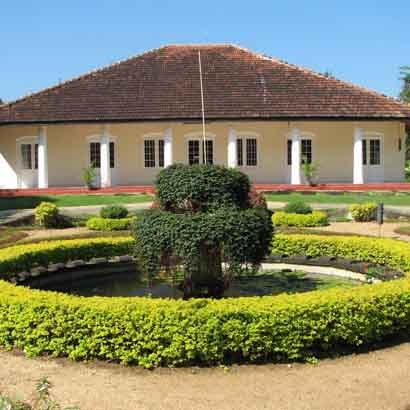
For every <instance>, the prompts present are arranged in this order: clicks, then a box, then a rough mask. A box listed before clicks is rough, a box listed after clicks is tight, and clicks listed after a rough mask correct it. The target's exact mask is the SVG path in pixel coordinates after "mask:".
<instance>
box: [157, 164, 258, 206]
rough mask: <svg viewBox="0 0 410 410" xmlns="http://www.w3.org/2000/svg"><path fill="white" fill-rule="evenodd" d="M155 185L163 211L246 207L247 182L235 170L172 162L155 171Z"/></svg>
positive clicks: (242, 174)
mask: <svg viewBox="0 0 410 410" xmlns="http://www.w3.org/2000/svg"><path fill="white" fill-rule="evenodd" d="M155 185H156V187H157V198H158V201H159V203H160V206H161V208H162V209H164V210H166V211H176V212H179V211H198V210H199V209H198V207H201V211H206V210H207V209H209V208H219V207H222V206H224V207H232V206H233V207H239V208H247V207H248V206H249V203H248V193H249V190H250V181H249V178H248V176H247V175H245V174H244V173H242V172H240V171H239V170H237V169H232V168H225V167H221V166H218V165H192V166H187V165H183V164H174V165H171V166H169V167H167V168H165V169H163V170H162V171H161V172H160V173H159V174H158V177H157V179H156V181H155Z"/></svg>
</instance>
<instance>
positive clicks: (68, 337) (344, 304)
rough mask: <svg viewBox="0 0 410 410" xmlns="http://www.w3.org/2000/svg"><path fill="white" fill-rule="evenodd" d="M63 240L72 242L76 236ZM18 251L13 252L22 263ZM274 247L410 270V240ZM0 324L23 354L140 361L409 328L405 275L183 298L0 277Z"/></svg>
mask: <svg viewBox="0 0 410 410" xmlns="http://www.w3.org/2000/svg"><path fill="white" fill-rule="evenodd" d="M116 241H117V240H115V241H112V242H111V246H112V249H109V246H107V245H108V244H107V243H106V244H105V246H106V248H105V252H106V253H107V254H113V253H115V252H116V251H118V249H117V246H118V244H116ZM124 241H125V242H123V243H122V244H121V247H123V246H125V244H126V243H127V246H130V245H131V243H132V241H131V239H130V238H128V239H126V240H124ZM70 242H71V245H72V246H74V244H73V243H72V242H76V241H70ZM84 245H85V244H84ZM62 246H63V247H65V249H66V250H67V245H66V244H65V243H61V242H60V244H59V245H58V246H57V247H59V248H61V247H62ZM20 248H22V247H20ZM94 248H95V245H92V246H91V247H90V250H93V249H94ZM121 251H123V249H121ZM25 252H26V253H30V254H31V259H32V260H39V259H40V258H39V257H38V256H36V255H35V254H34V253H33V249H32V248H30V247H26V249H25ZM25 252H22V249H21V250H20V258H21V259H22V260H23V259H24V253H25ZM38 252H40V253H41V252H43V251H42V250H41V248H40V249H39V250H38ZM273 252H275V253H282V254H287V255H300V254H306V255H311V256H320V255H329V256H340V257H346V258H350V259H357V260H363V261H367V262H371V263H375V264H378V265H384V266H386V265H387V266H390V267H393V268H395V269H397V270H402V271H405V272H407V273H408V272H410V247H409V245H408V244H406V243H403V242H398V241H394V240H391V239H374V238H372V239H369V238H361V237H356V238H355V237H330V236H329V237H323V236H315V235H281V234H279V235H276V236H275V238H274V239H273ZM0 255H1V256H2V258H0V270H3V271H4V269H5V266H6V265H7V264H8V265H7V266H12V265H11V264H10V263H9V261H8V258H11V259H14V262H15V256H13V252H11V253H6V252H4V251H0ZM43 255H44V253H43ZM71 255H72V253H70V252H67V251H66V252H65V256H66V257H71ZM76 257H78V256H76ZM0 323H1V326H0V346H2V347H3V348H8V349H11V348H15V347H16V348H21V349H23V350H24V352H25V353H26V354H27V355H29V356H35V355H39V354H51V355H53V356H68V357H69V358H71V359H74V360H90V359H103V360H110V361H121V362H123V363H134V364H138V365H141V366H144V367H154V366H182V365H192V364H205V365H211V364H218V363H232V362H244V361H246V362H260V361H281V360H307V361H310V360H312V358H314V357H316V356H320V355H324V354H332V353H337V352H339V351H340V349H354V348H357V347H360V346H363V345H369V344H372V343H376V342H379V341H380V340H382V339H383V338H386V337H391V336H395V335H400V334H403V333H406V332H408V329H409V326H410V280H409V279H408V278H406V279H403V280H396V281H391V282H386V283H383V284H378V285H363V286H360V287H355V288H348V289H329V290H321V291H316V292H308V293H304V294H296V295H286V294H283V295H280V296H275V297H273V296H267V297H250V298H238V299H232V298H227V299H222V300H215V299H199V300H198V299H191V300H189V301H183V300H178V301H175V300H168V299H150V298H104V297H93V298H83V297H76V296H68V295H63V294H58V293H54V292H44V291H37V290H32V289H29V288H25V287H18V286H15V285H12V284H9V283H6V282H1V281H0Z"/></svg>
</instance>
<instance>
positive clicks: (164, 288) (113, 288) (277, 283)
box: [27, 269, 360, 299]
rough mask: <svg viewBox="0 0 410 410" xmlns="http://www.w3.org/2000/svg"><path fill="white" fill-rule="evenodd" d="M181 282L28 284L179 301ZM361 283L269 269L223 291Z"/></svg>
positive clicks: (133, 279)
mask: <svg viewBox="0 0 410 410" xmlns="http://www.w3.org/2000/svg"><path fill="white" fill-rule="evenodd" d="M178 283H180V280H175V281H173V280H172V279H169V278H161V277H156V278H153V279H151V280H147V279H146V278H144V277H143V276H142V275H140V274H138V273H136V272H135V269H134V270H133V269H129V270H128V271H120V272H112V271H111V272H109V273H108V274H107V273H104V274H101V275H92V276H85V277H79V276H77V275H75V276H73V275H72V272H71V273H69V274H64V273H62V274H59V275H58V276H50V277H42V278H38V279H34V280H32V281H29V283H27V284H28V285H29V286H30V287H32V288H37V289H43V290H52V291H58V292H63V293H68V294H73V295H78V296H109V297H117V296H127V297H138V296H151V297H153V298H173V299H181V298H182V297H183V292H182V291H181V290H180V289H179V288H178ZM358 284H360V282H359V281H357V280H352V279H348V278H341V277H337V276H334V275H324V274H320V273H315V272H303V271H291V270H285V269H283V270H268V271H262V272H260V273H258V274H257V275H251V276H239V277H236V278H235V279H234V280H233V282H232V283H231V284H230V287H229V289H227V290H226V291H225V292H224V297H244V296H268V295H278V294H280V293H284V292H286V293H298V292H307V291H312V290H318V289H328V288H332V287H349V286H357V285H358Z"/></svg>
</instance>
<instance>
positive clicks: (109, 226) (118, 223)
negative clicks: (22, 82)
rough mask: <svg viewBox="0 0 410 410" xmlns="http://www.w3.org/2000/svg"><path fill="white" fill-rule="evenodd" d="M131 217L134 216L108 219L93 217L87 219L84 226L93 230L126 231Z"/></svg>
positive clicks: (129, 225)
mask: <svg viewBox="0 0 410 410" xmlns="http://www.w3.org/2000/svg"><path fill="white" fill-rule="evenodd" d="M133 219H134V218H121V219H110V218H98V217H94V218H90V219H89V220H88V221H87V223H86V226H87V228H88V229H92V230H93V231H126V230H128V229H130V227H131V222H132V220H133Z"/></svg>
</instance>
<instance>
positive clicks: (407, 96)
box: [400, 66, 410, 103]
mask: <svg viewBox="0 0 410 410" xmlns="http://www.w3.org/2000/svg"><path fill="white" fill-rule="evenodd" d="M400 75H401V77H400V78H401V80H402V81H403V87H402V90H401V92H400V99H401V100H402V101H404V102H408V103H410V66H403V67H400Z"/></svg>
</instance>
